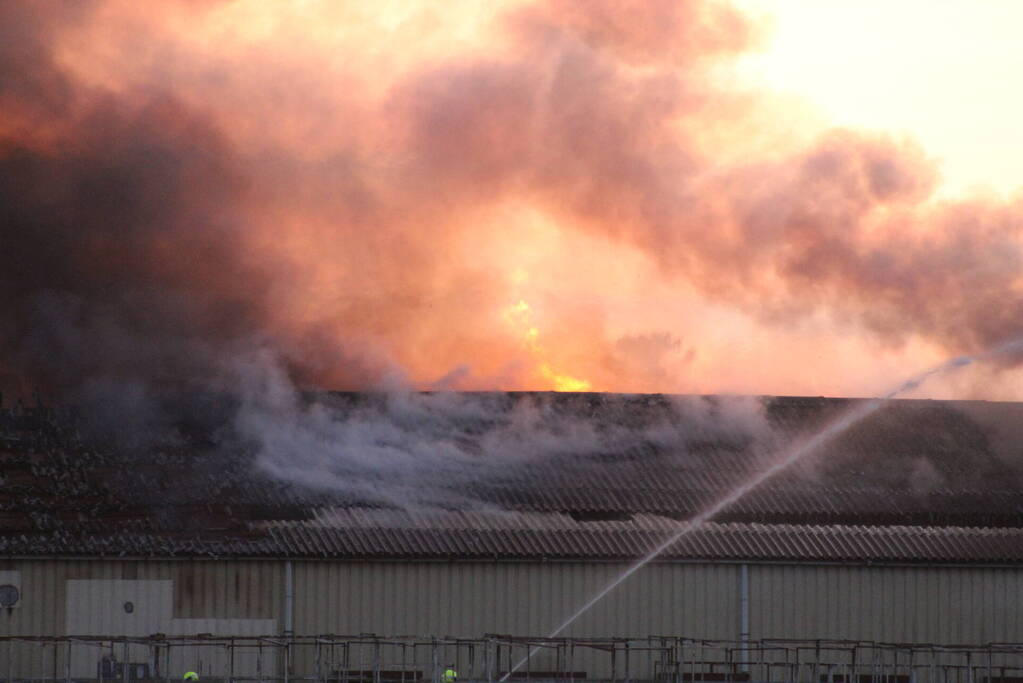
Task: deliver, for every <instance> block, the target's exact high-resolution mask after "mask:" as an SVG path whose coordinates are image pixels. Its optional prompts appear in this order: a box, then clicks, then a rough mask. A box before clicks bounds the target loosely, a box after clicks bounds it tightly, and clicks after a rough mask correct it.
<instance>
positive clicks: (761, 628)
mask: <svg viewBox="0 0 1023 683" xmlns="http://www.w3.org/2000/svg"><path fill="white" fill-rule="evenodd" d="M1021 591H1023V571H1021V570H1019V569H1015V568H1004V569H1002V568H983V567H962V568H954V567H953V568H947V567H945V568H942V567H934V568H929V567H919V568H917V567H842V566H770V565H760V566H756V565H754V566H751V568H750V595H751V606H750V623H751V630H752V636H753V637H754V638H834V639H856V640H878V641H887V642H918V643H987V642H1021V641H1023V619H1021V617H1020V614H1019V613H1020V609H1019V608H1020V606H1021V599H1020V596H1021V595H1023V593H1021Z"/></svg>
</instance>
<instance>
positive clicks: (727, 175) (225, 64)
mask: <svg viewBox="0 0 1023 683" xmlns="http://www.w3.org/2000/svg"><path fill="white" fill-rule="evenodd" d="M1021 19H1023V5H1020V4H1019V3H1017V2H1011V1H1010V0H1001V1H999V0H990V1H989V2H985V3H976V2H967V1H965V0H963V1H958V0H956V1H953V0H932V1H931V2H923V1H917V0H903V1H901V2H899V3H882V2H880V1H876V0H864V1H863V2H857V3H849V2H841V1H839V0H817V1H815V2H801V1H797V0H741V2H736V3H726V2H713V1H711V0H633V1H624V2H620V1H614V0H591V1H589V2H586V3H579V2H572V1H570V0H509V1H505V2H492V3H482V2H475V1H469V0H444V1H440V0H422V1H416V2H409V1H405V0H402V1H398V0H393V1H390V2H375V3H362V2H358V3H356V2H352V3H348V2H336V1H334V0H302V1H299V0H295V1H294V2H289V3H277V2H267V1H257V0H202V1H200V0H195V1H193V2H186V3H171V2H157V1H154V2H150V3H145V4H144V5H142V4H139V3H136V2H132V1H129V0H90V1H89V2H83V3H79V4H76V5H75V7H74V8H72V9H68V7H67V6H64V5H61V6H58V5H51V4H46V3H20V2H11V1H9V0H0V27H2V28H0V38H2V39H3V40H0V45H2V46H0V204H2V205H3V206H4V209H3V210H4V211H5V213H6V216H5V220H4V221H3V222H2V226H0V244H3V245H4V246H5V248H4V249H0V387H3V386H6V387H8V388H12V387H13V388H15V389H18V388H21V389H22V390H23V389H24V388H25V387H42V388H43V390H44V391H45V392H48V393H51V394H55V395H58V396H62V395H66V396H79V397H80V396H89V395H94V394H95V393H96V392H102V391H105V390H108V389H109V388H110V387H116V388H117V389H118V391H120V392H122V393H124V392H128V393H130V392H131V391H134V390H139V391H141V390H142V389H141V388H143V387H153V386H157V387H159V386H175V385H186V386H199V387H204V388H205V387H211V386H212V387H223V386H229V385H230V384H231V383H232V382H236V381H238V380H239V377H244V376H245V370H244V368H246V367H249V366H251V365H252V364H253V363H262V362H269V363H272V364H273V365H274V366H275V367H280V368H282V369H283V372H285V373H286V374H287V376H288V378H289V379H290V381H292V382H293V383H294V384H295V385H297V386H300V387H303V388H319V389H323V388H330V389H359V390H365V389H387V388H391V387H407V388H413V389H430V390H474V391H475V390H566V391H583V390H590V391H611V392H668V393H739V394H770V395H828V396H872V395H879V394H884V393H886V392H887V391H888V390H889V389H891V388H892V387H893V386H896V385H898V384H899V383H900V381H901V380H902V379H905V378H907V377H909V376H913V375H915V374H917V373H918V372H919V371H921V370H922V369H925V368H927V367H929V366H932V365H935V364H938V363H941V362H943V361H944V360H946V359H947V358H949V357H953V356H958V355H963V354H978V353H982V352H983V351H985V350H986V349H989V348H991V347H993V346H997V345H999V344H1002V343H1004V342H1006V341H1010V340H1013V339H1016V338H1018V337H1020V336H1023V278H1021V273H1023V269H1021V268H1020V265H1021V264H1020V260H1021V240H1023V194H1021V192H1020V187H1021V186H1023V181H1021V178H1023V153H1021V152H1023V149H1021V147H1023V136H1020V135H1019V131H1018V124H1017V123H1016V122H1018V121H1019V120H1023V116H1021V115H1023V95H1020V94H1019V92H1018V89H1017V88H1013V87H1012V85H1011V84H1012V83H1013V81H1014V75H1015V74H1018V73H1020V67H1023V49H1021V48H1019V47H1018V45H1017V42H1018V41H1016V40H1014V37H1013V36H1012V35H1011V33H1012V29H1013V27H1014V26H1019V25H1020V20H1021ZM268 359H269V360H268ZM1019 361H1020V358H1018V357H1016V356H1012V355H1004V356H999V357H997V358H995V359H994V360H993V361H991V362H986V363H982V364H974V365H972V366H970V367H968V368H964V369H963V370H961V371H958V372H956V373H952V374H950V375H948V376H947V377H942V378H938V379H936V380H934V381H932V382H929V383H927V384H925V385H923V386H921V387H920V388H918V389H917V390H915V392H913V393H912V395H915V396H926V397H934V398H983V399H993V400H994V399H1005V400H1023V387H1021V383H1020V381H1019V380H1020V378H1021V371H1020V368H1019ZM239 368H242V369H239Z"/></svg>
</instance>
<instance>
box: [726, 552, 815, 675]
mask: <svg viewBox="0 0 1023 683" xmlns="http://www.w3.org/2000/svg"><path fill="white" fill-rule="evenodd" d="M739 645H740V647H741V648H742V651H741V653H740V655H739V665H740V666H739V670H740V671H742V672H743V673H748V672H749V565H748V564H745V563H743V564H741V565H739ZM814 683H817V682H816V681H814Z"/></svg>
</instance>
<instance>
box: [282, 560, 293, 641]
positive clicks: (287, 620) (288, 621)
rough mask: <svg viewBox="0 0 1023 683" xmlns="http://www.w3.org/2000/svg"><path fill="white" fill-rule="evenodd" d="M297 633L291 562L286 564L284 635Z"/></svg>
mask: <svg viewBox="0 0 1023 683" xmlns="http://www.w3.org/2000/svg"><path fill="white" fill-rule="evenodd" d="M294 633H295V581H294V574H293V572H292V566H291V560H288V561H287V562H285V563H284V635H286V636H290V635H294Z"/></svg>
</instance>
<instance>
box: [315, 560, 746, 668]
mask: <svg viewBox="0 0 1023 683" xmlns="http://www.w3.org/2000/svg"><path fill="white" fill-rule="evenodd" d="M626 567H627V565H626V564H619V563H615V564H595V563H487V564H480V563H459V562H455V563H449V562H435V563H375V562H367V563H362V564H336V563H327V562H316V563H312V562H310V563H302V564H296V565H295V630H296V632H297V633H303V634H316V633H378V634H404V635H436V636H455V637H471V636H479V635H481V634H484V633H503V634H517V635H521V634H531V635H547V634H549V633H550V632H551V631H553V630H554V629H555V628H556V627H557V626H558V625H559V624H560V623H561V622H563V621H564V620H565V619H566V618H567V617H568V616H569V615H571V614H572V613H573V612H575V610H576V609H578V608H579V606H580V605H582V604H583V603H584V602H586V600H587V599H588V598H589V597H591V596H593V595H595V594H596V593H597V592H599V591H600V590H601V589H603V588H604V587H605V586H606V585H607V584H608V583H609V582H611V581H613V580H614V579H615V578H616V577H617V576H619V575H620V574H621V573H622V572H623V571H624V570H625V569H626ZM738 577H739V568H738V566H737V565H683V564H657V565H649V566H647V567H645V568H643V569H641V570H639V571H638V572H636V574H634V575H633V576H632V577H630V579H629V580H628V581H626V582H624V583H623V584H622V585H621V586H620V587H619V589H618V590H616V591H614V592H612V593H611V594H609V595H608V596H607V597H606V598H605V599H604V600H602V601H601V602H600V603H598V604H597V605H596V606H595V607H594V608H593V609H592V610H591V611H589V612H588V613H587V614H585V615H584V616H582V617H581V618H580V619H579V620H578V621H577V622H576V623H575V624H573V625H572V626H571V627H569V628H568V629H566V630H565V631H564V633H563V634H562V635H565V636H598V635H599V636H626V635H630V634H636V633H643V634H648V633H696V632H699V633H704V634H707V635H708V637H711V638H734V637H736V635H737V633H738V623H739V621H738V619H739V612H738V610H739V592H738V587H739V578H738ZM311 656H312V655H311V654H307V655H306V656H305V659H304V660H303V659H302V655H300V656H299V657H300V659H299V663H300V665H301V666H302V667H306V670H311V667H314V666H315V662H313V661H312V660H311V659H310V657H311ZM580 657H581V658H580V660H579V661H578V663H577V664H578V665H579V666H582V667H584V668H587V670H589V671H593V670H594V667H596V666H597V664H596V661H597V660H598V659H600V657H597V656H594V657H591V658H590V659H592V660H593V661H588V660H587V659H586V656H585V654H582V655H580ZM553 666H554V663H553V662H547V661H545V658H544V656H543V655H538V656H537V659H536V660H535V668H537V669H543V668H552V667H553Z"/></svg>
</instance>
